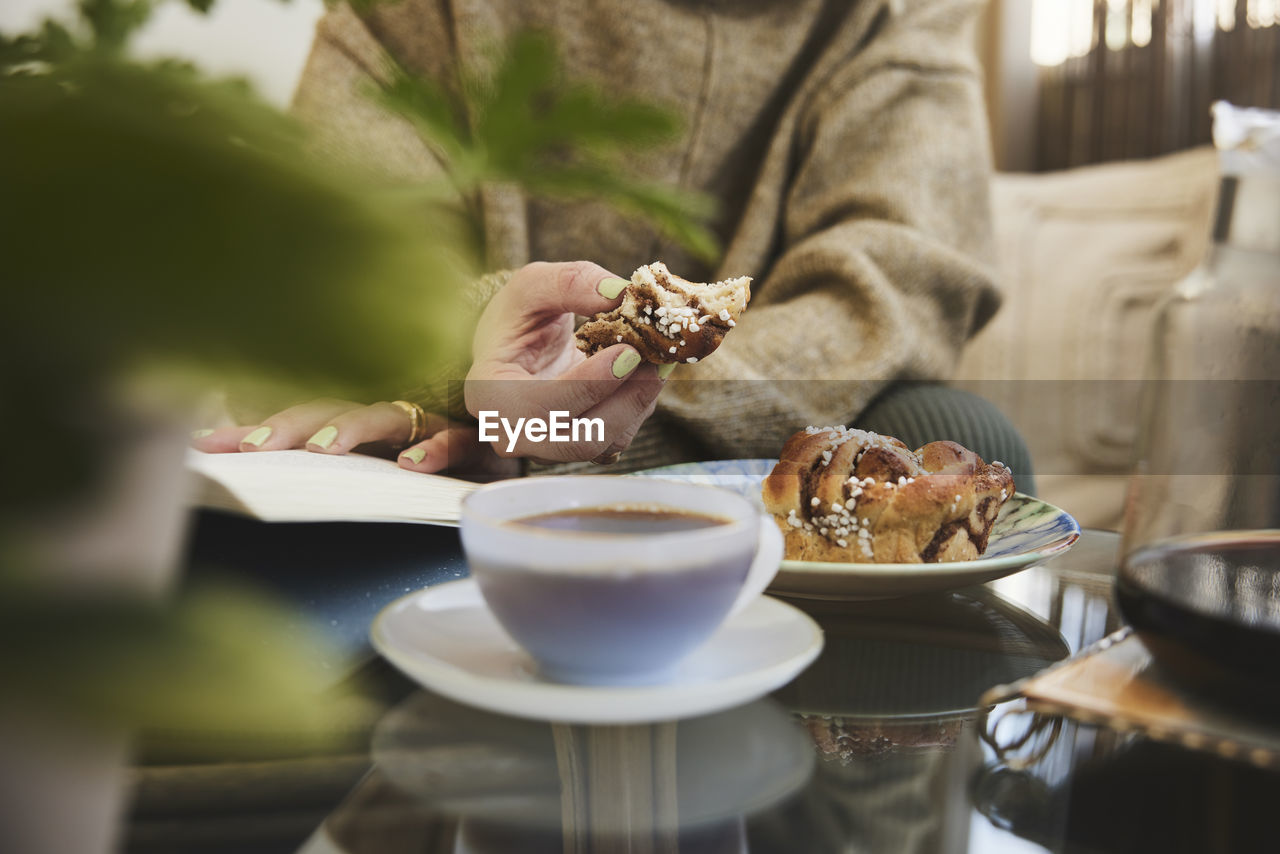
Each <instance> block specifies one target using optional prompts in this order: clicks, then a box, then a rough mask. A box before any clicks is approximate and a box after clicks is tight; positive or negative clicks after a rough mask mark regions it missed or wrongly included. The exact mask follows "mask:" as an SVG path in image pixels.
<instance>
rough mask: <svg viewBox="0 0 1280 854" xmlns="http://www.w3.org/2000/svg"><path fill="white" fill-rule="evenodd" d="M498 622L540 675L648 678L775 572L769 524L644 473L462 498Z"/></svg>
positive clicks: (556, 480) (622, 680) (725, 497)
mask: <svg viewBox="0 0 1280 854" xmlns="http://www.w3.org/2000/svg"><path fill="white" fill-rule="evenodd" d="M462 547H463V550H464V551H465V552H466V555H467V562H468V563H469V565H470V567H471V574H472V576H473V577H474V578H475V579H476V582H477V583H478V584H479V587H480V591H481V593H482V594H483V596H484V599H485V602H486V603H487V604H488V606H489V608H490V610H491V611H492V612H493V614H494V616H495V617H497V619H498V622H499V623H500V624H501V625H502V626H503V628H504V629H506V631H507V633H508V634H510V635H511V637H512V638H513V639H514V640H515V641H516V642H517V643H519V644H520V645H521V646H522V647H523V648H524V649H525V650H526V651H527V652H528V653H529V654H530V655H531V656H533V658H534V659H535V660H536V661H537V662H538V665H539V669H540V670H541V672H542V673H543V674H544V675H545V676H547V677H548V678H551V679H555V680H557V681H561V682H573V683H581V684H624V685H625V684H646V683H655V682H660V681H662V679H663V678H664V677H665V676H666V675H667V674H668V672H669V671H670V670H671V669H672V668H673V667H674V666H675V665H676V664H677V663H678V662H679V661H680V659H682V658H684V657H685V656H686V655H688V654H689V653H690V652H692V651H693V650H694V649H696V648H697V647H698V646H700V645H701V644H702V643H703V642H704V641H706V640H707V639H708V638H709V637H711V635H712V634H713V633H714V632H715V630H716V629H717V628H718V627H719V626H720V624H721V623H723V622H724V620H725V618H726V617H728V616H729V615H730V614H731V613H734V612H735V611H737V610H739V609H741V608H743V607H745V606H746V605H747V604H749V603H750V602H751V601H752V600H753V599H755V598H756V597H757V596H759V595H760V593H761V592H763V591H764V589H765V588H766V587H767V586H768V585H769V582H770V581H772V580H773V577H774V575H775V574H776V573H777V571H778V565H779V563H780V562H781V560H782V536H781V534H780V533H779V532H778V529H777V526H776V525H774V524H773V523H772V521H770V520H769V519H767V518H765V517H763V516H762V515H761V514H760V511H759V510H758V509H756V508H755V507H753V506H752V505H751V503H750V502H749V501H747V500H746V499H745V498H743V497H742V496H740V495H736V494H734V493H732V492H729V491H727V490H723V489H718V488H716V487H711V486H701V485H697V484H690V483H679V482H674V481H665V480H658V479H655V478H632V477H611V476H604V475H583V476H568V477H534V478H523V479H518V480H509V481H503V482H501V483H496V484H492V485H490V486H486V487H483V488H481V489H479V490H477V491H475V492H473V493H471V494H470V495H468V496H467V498H466V499H465V500H464V501H463V503H462Z"/></svg>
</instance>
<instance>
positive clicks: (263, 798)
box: [123, 523, 1280, 854]
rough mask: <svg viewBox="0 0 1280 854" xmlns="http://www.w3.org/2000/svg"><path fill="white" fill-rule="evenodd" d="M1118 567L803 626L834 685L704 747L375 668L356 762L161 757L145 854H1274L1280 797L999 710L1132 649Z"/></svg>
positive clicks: (1078, 550)
mask: <svg viewBox="0 0 1280 854" xmlns="http://www.w3.org/2000/svg"><path fill="white" fill-rule="evenodd" d="M237 524H238V523H237ZM246 524H248V523H246ZM412 536H414V537H421V536H429V537H434V538H435V539H434V541H433V549H434V553H435V555H436V557H435V558H433V559H434V560H436V561H437V562H438V564H439V565H440V566H442V567H445V568H447V574H448V577H452V576H453V575H454V574H455V572H456V568H457V546H456V534H454V533H453V532H451V531H450V532H447V533H439V532H433V533H430V534H413V535H412ZM450 537H452V538H453V540H454V541H455V542H453V543H452V545H451V544H450ZM199 540H200V538H199V537H197V542H199ZM1117 547H1118V537H1117V536H1116V535H1114V534H1111V533H1106V532H1099V531H1087V532H1085V534H1084V536H1083V537H1082V539H1081V540H1080V541H1079V542H1078V543H1077V544H1076V546H1075V547H1073V548H1072V549H1071V550H1070V551H1068V552H1067V553H1066V554H1065V555H1062V556H1060V557H1057V558H1055V559H1053V560H1051V561H1049V562H1048V563H1046V564H1043V565H1040V566H1036V567H1032V568H1030V569H1028V570H1025V571H1023V572H1019V573H1017V574H1015V575H1012V576H1009V577H1006V578H1003V579H1000V580H998V581H995V582H992V583H990V584H987V585H982V586H979V587H973V588H967V589H964V590H959V591H953V592H949V593H944V594H934V595H929V596H920V597H914V598H910V599H895V600H882V601H872V602H820V601H806V602H801V601H799V600H793V604H796V605H797V606H799V607H802V608H803V609H804V610H806V612H808V613H809V614H810V615H811V616H813V617H814V619H815V620H817V621H818V622H819V624H820V625H821V626H822V627H823V629H824V631H825V634H826V647H825V649H824V650H823V653H822V655H821V656H820V657H819V659H818V660H817V661H816V662H815V663H814V664H813V665H811V666H810V667H809V668H808V669H807V670H806V671H805V672H804V673H802V674H801V675H800V676H799V677H798V678H797V679H795V680H794V681H792V682H791V683H789V684H787V685H785V686H783V687H782V688H781V689H779V690H777V691H775V692H774V693H773V694H771V695H770V696H768V697H765V698H762V699H760V700H757V701H755V702H753V703H749V704H746V705H743V706H739V707H737V708H733V709H729V710H727V711H724V712H720V713H717V714H713V715H705V716H701V717H696V718H690V719H685V720H679V721H666V722H659V723H652V724H643V725H629V726H608V727H603V726H594V727H593V726H584V725H569V724H559V723H553V722H540V721H533V720H522V719H516V718H511V717H505V716H502V715H497V714H491V713H488V712H482V711H478V710H475V709H472V708H469V707H467V706H463V705H460V704H458V703H455V702H452V701H450V700H447V699H445V698H443V697H440V696H437V695H434V694H432V693H430V692H428V691H425V690H422V689H419V688H418V687H417V686H416V685H414V684H412V683H410V682H408V681H407V680H405V679H404V678H403V677H401V676H399V675H398V674H397V673H395V672H394V671H393V670H392V669H391V668H390V667H389V666H387V665H385V664H384V663H382V662H380V661H377V660H370V661H368V662H366V663H365V664H364V665H363V666H362V667H360V668H359V669H358V670H357V671H356V672H355V673H354V674H353V675H351V676H350V678H348V679H345V680H343V681H342V682H341V683H340V684H339V685H337V686H335V689H334V696H333V698H332V701H333V702H335V703H348V704H351V707H352V708H353V709H355V710H357V712H355V713H353V716H352V720H353V721H354V723H353V725H352V727H351V731H350V732H348V733H345V734H344V737H343V738H341V739H339V740H338V742H339V743H338V744H337V745H336V746H334V747H333V748H332V749H331V750H328V751H324V752H319V753H317V752H300V753H297V754H291V753H290V752H289V751H288V750H287V749H278V750H274V751H265V752H264V755H256V756H255V755H253V754H252V752H249V753H245V752H243V751H242V752H241V753H239V754H237V755H231V756H227V757H224V758H223V759H222V760H221V761H217V762H210V761H202V762H198V763H197V762H191V761H184V760H183V758H182V756H181V752H180V751H179V752H178V753H172V752H170V753H167V754H159V753H155V752H153V753H151V754H148V751H147V747H146V743H145V740H144V743H143V747H142V750H141V754H140V757H139V761H138V763H137V765H136V766H135V768H134V769H133V772H132V774H133V780H134V789H133V793H134V799H133V808H132V811H131V814H130V817H129V822H128V826H127V828H126V833H125V838H124V843H123V848H124V850H126V851H137V852H150V851H173V850H181V851H222V850H226V851H301V852H307V854H315V852H334V851H341V852H352V854H355V852H375V851H376V852H391V853H392V854H395V852H401V851H404V852H410V851H412V852H449V854H453V852H477V853H478V852H543V851H546V852H574V853H575V854H576V852H584V853H585V852H614V851H618V852H623V851H628V852H630V851H635V852H717V854H718V852H734V853H735V854H738V852H748V851H749V852H815V854H816V853H817V852H864V851H865V852H877V853H878V852H966V851H969V852H996V854H1000V852H1030V851H1080V852H1104V851H1105V852H1109V851H1141V850H1160V851H1231V852H1235V851H1250V850H1269V848H1268V846H1267V845H1266V844H1265V842H1266V841H1268V840H1270V838H1271V834H1270V833H1269V832H1268V825H1269V817H1270V813H1269V810H1267V809H1265V808H1264V806H1263V805H1264V804H1266V803H1268V802H1274V800H1275V797H1276V796H1277V795H1280V785H1278V783H1280V779H1278V777H1280V775H1274V774H1268V773H1266V772H1264V771H1261V770H1259V769H1256V768H1253V767H1251V766H1248V765H1244V764H1241V763H1234V762H1229V761H1226V760H1222V759H1218V758H1215V757H1212V756H1209V755H1206V754H1199V753H1193V752H1191V751H1187V750H1183V749H1179V748H1175V747H1171V746H1167V745H1163V744H1158V743H1155V742H1150V741H1147V740H1145V739H1143V738H1141V737H1138V736H1136V735H1134V734H1132V733H1125V732H1119V731H1115V730H1110V729H1106V728H1102V727H1096V726H1088V725H1084V724H1077V723H1074V722H1072V721H1069V720H1065V719H1061V718H1059V719H1055V720H1048V719H1045V718H1043V717H1035V718H1033V717H1032V716H1030V715H1023V714H1020V708H1019V702H1017V701H1015V702H1012V703H1005V704H1002V705H1000V706H997V707H995V708H991V709H979V708H977V703H978V699H979V697H980V696H982V695H983V694H984V693H985V692H987V691H989V690H990V689H992V688H994V687H996V686H1000V685H1007V684H1009V683H1012V682H1015V681H1017V680H1019V679H1022V678H1024V677H1027V676H1030V675H1031V674H1033V673H1035V672H1037V671H1039V670H1041V669H1043V668H1044V667H1046V666H1048V665H1050V664H1052V663H1054V662H1056V661H1058V660H1060V659H1062V658H1064V657H1066V656H1068V655H1070V654H1072V653H1074V652H1077V651H1079V650H1080V649H1082V648H1084V647H1086V646H1088V645H1090V644H1092V643H1093V642H1095V641H1097V640H1098V639H1100V638H1102V637H1104V636H1106V635H1107V634H1109V633H1110V632H1112V631H1114V630H1115V629H1117V628H1118V627H1119V626H1120V625H1121V623H1120V620H1119V618H1118V616H1117V614H1116V613H1115V611H1114V610H1113V608H1112V606H1111V585H1112V580H1113V567H1114V559H1115V552H1116V549H1117ZM451 549H452V550H451ZM259 553H260V550H259ZM299 559H301V558H299ZM409 571H412V572H415V573H423V572H427V573H428V574H430V571H431V569H430V567H428V568H427V569H425V570H424V569H423V567H421V566H414V567H412V568H411V569H410V570H409ZM437 580H443V579H442V578H441V579H437ZM396 583H397V584H398V582H396ZM391 586H394V585H391Z"/></svg>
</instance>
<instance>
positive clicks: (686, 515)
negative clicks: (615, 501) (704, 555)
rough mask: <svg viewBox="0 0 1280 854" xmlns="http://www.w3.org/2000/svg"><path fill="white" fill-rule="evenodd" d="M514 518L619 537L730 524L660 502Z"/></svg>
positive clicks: (540, 525)
mask: <svg viewBox="0 0 1280 854" xmlns="http://www.w3.org/2000/svg"><path fill="white" fill-rule="evenodd" d="M515 521H516V522H518V523H520V524H521V525H532V526H534V527H535V528H550V529H551V530H554V531H574V532H577V533H579V534H617V535H622V536H644V535H647V534H672V533H676V532H678V531H696V530H698V529H700V528H710V527H712V526H714V525H727V524H729V520H728V519H723V518H720V517H718V516H708V515H706V514H704V513H696V512H693V511H691V510H681V509H680V508H678V507H666V506H663V505H653V506H649V507H635V506H627V505H620V506H619V505H615V506H610V507H575V508H573V509H572V510H556V511H554V512H552V513H539V514H538V515H536V516H525V517H524V518H522V519H516V520H515Z"/></svg>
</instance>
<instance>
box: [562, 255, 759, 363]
mask: <svg viewBox="0 0 1280 854" xmlns="http://www.w3.org/2000/svg"><path fill="white" fill-rule="evenodd" d="M750 299H751V279H750V277H748V276H739V277H737V278H735V279H725V280H724V281H723V282H712V283H708V284H700V283H697V282H689V281H685V280H684V279H682V278H680V277H679V276H677V275H675V274H674V273H672V272H671V271H670V270H668V269H667V266H666V265H665V264H663V263H662V262H661V261H654V262H653V263H652V264H646V265H645V266H643V267H641V268H640V269H638V270H636V271H635V272H634V273H632V274H631V284H629V285H627V287H626V289H625V290H624V291H623V295H622V303H621V305H619V306H618V307H617V308H615V309H614V310H613V311H606V312H602V313H600V314H597V315H596V316H595V317H593V318H592V319H590V320H588V321H587V322H586V323H584V324H582V326H580V327H578V331H577V333H576V336H577V339H578V342H577V343H578V349H579V350H581V351H583V352H584V353H586V354H587V355H588V356H591V355H594V354H595V353H597V352H599V351H601V350H603V349H605V348H606V347H612V346H613V345H614V344H630V345H631V346H632V347H635V348H636V350H638V351H639V352H640V355H641V357H642V358H644V360H645V361H647V362H653V363H655V364H664V363H673V362H697V361H699V360H701V359H705V358H706V357H707V356H709V355H711V354H712V353H713V352H714V351H715V349H716V348H717V347H719V346H720V342H721V341H723V340H724V336H725V335H727V334H728V332H729V330H730V329H732V328H733V327H734V326H736V325H737V323H738V318H739V317H740V316H741V314H742V312H743V310H744V309H746V307H747V302H748V301H750Z"/></svg>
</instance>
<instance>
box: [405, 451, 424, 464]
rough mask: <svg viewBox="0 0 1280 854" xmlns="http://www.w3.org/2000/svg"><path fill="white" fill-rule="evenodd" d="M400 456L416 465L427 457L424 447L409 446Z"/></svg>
mask: <svg viewBox="0 0 1280 854" xmlns="http://www.w3.org/2000/svg"><path fill="white" fill-rule="evenodd" d="M400 456H402V457H404V458H405V459H407V460H408V461H409V462H411V463H413V464H414V465H415V466H416V465H420V464H421V463H422V461H423V460H425V459H426V458H427V451H426V449H425V448H410V449H409V450H407V451H405V452H404V453H403V454H401V455H400Z"/></svg>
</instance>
